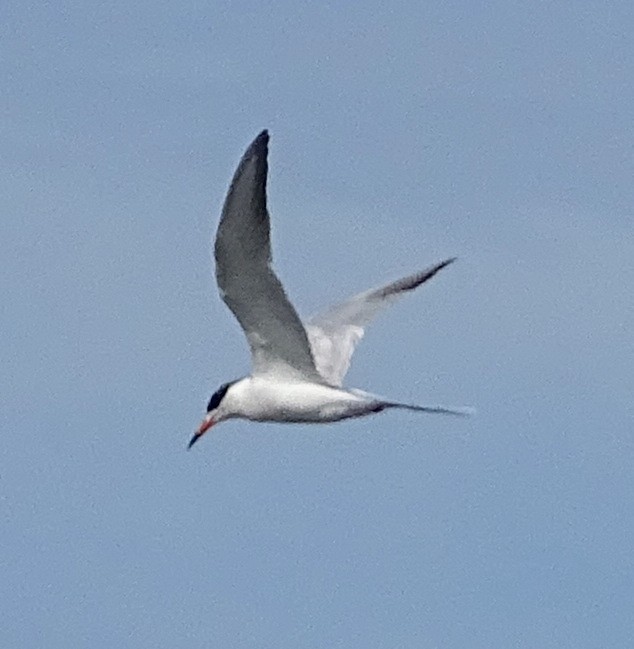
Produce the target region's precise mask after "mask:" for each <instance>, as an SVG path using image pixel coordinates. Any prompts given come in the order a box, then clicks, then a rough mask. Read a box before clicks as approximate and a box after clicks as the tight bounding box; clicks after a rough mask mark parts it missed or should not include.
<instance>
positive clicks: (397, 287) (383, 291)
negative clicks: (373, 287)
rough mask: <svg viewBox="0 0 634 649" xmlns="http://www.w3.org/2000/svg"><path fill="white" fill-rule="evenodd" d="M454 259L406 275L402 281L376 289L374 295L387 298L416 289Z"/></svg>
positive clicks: (454, 258)
mask: <svg viewBox="0 0 634 649" xmlns="http://www.w3.org/2000/svg"><path fill="white" fill-rule="evenodd" d="M456 259H457V257H450V258H449V259H445V260H444V261H441V262H440V263H438V264H434V265H433V266H430V267H429V268H426V269H425V270H422V271H420V272H418V273H415V274H414V275H408V276H407V277H403V278H402V279H397V280H396V281H395V282H392V283H391V284H388V285H387V286H384V287H382V288H380V289H378V290H377V291H376V293H375V295H377V296H378V297H387V296H388V295H394V294H395V293H402V292H404V291H411V290H413V289H415V288H418V287H419V286H420V285H421V284H424V283H425V282H426V281H427V280H429V279H431V278H432V277H433V276H434V275H435V274H436V273H437V272H438V271H440V270H442V269H443V268H445V266H449V264H452V263H453V262H454V261H456Z"/></svg>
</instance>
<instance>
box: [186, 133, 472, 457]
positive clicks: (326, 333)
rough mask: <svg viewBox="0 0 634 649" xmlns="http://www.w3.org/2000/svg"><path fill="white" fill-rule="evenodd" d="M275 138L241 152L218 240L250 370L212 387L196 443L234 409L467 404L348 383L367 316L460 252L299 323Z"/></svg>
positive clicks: (295, 411) (275, 418)
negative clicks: (269, 192) (274, 246)
mask: <svg viewBox="0 0 634 649" xmlns="http://www.w3.org/2000/svg"><path fill="white" fill-rule="evenodd" d="M268 143H269V135H268V131H266V130H264V131H262V132H261V133H260V134H259V135H258V136H257V137H256V138H255V140H253V142H252V143H251V145H250V146H249V147H248V148H247V150H246V152H245V153H244V155H243V156H242V159H241V160H240V163H239V164H238V168H237V170H236V172H235V174H234V176H233V180H232V182H231V185H230V187H229V192H228V194H227V197H226V199H225V202H224V206H223V208H222V214H221V217H220V224H219V226H218V231H217V234H216V242H215V250H214V252H215V259H216V280H217V282H218V288H219V291H220V295H221V297H222V299H223V300H224V302H225V304H226V305H227V306H228V307H229V309H230V310H231V311H232V312H233V315H234V316H235V317H236V319H237V320H238V323H239V324H240V326H241V327H242V329H243V331H244V333H245V335H246V338H247V341H248V343H249V347H250V349H251V360H252V372H251V374H250V375H249V376H246V377H244V378H241V379H238V380H235V381H230V382H228V383H224V384H223V385H221V386H220V387H219V388H218V389H217V390H216V391H215V392H214V393H213V395H212V396H211V398H210V399H209V403H208V405H207V414H206V415H205V417H204V419H203V421H202V423H201V424H200V426H199V428H198V430H197V431H196V432H195V433H194V436H193V437H192V438H191V441H190V442H189V448H191V447H192V446H193V444H194V443H195V442H196V441H197V440H199V439H200V438H201V437H202V436H203V435H204V434H205V433H206V432H207V431H208V430H209V429H210V428H211V427H212V426H214V425H215V424H217V423H219V422H221V421H224V420H225V419H232V418H242V419H248V420H251V421H258V422H290V423H324V422H334V421H339V420H342V419H349V418H351V417H364V416H366V415H371V414H374V413H379V412H382V411H383V410H386V409H391V408H401V409H405V410H414V411H419V412H426V413H441V414H449V415H465V414H469V412H468V409H452V408H444V407H441V406H419V405H410V404H406V403H400V402H397V401H393V400H391V399H385V398H383V397H380V396H377V395H374V394H371V393H369V392H365V391H363V390H356V389H346V388H344V387H343V386H342V382H343V378H344V376H345V374H346V372H347V371H348V367H349V365H350V359H351V357H352V353H353V352H354V349H355V347H356V345H357V343H358V342H359V341H360V340H361V338H362V337H363V334H364V331H365V328H366V326H367V325H368V324H369V323H370V321H371V320H372V319H373V318H374V317H375V316H376V315H377V314H378V313H379V311H381V310H382V309H383V308H384V307H386V306H388V305H389V304H391V303H392V302H394V301H395V300H396V299H397V298H398V297H400V296H401V295H403V294H404V293H406V292H408V291H411V290H413V289H415V288H417V287H418V286H420V285H421V284H423V283H424V282H426V281H427V280H429V279H431V278H432V277H433V276H434V275H435V274H436V273H438V271H440V270H441V269H443V268H445V267H446V266H448V265H449V264H451V263H452V262H453V261H454V260H455V258H451V259H446V260H445V261H442V262H440V263H438V264H435V265H433V266H430V267H429V268H426V269H425V270H422V271H420V272H418V273H415V274H413V275H409V276H407V277H404V278H402V279H399V280H397V281H395V282H392V283H390V284H387V285H385V286H381V287H379V288H375V289H372V290H369V291H365V292H363V293H360V294H358V295H355V296H354V297H352V298H350V299H348V300H346V301H344V302H341V303H339V304H337V305H335V306H332V307H330V308H328V309H327V310H325V311H324V312H323V313H320V314H318V315H316V316H314V317H312V318H310V319H309V320H307V321H306V322H305V323H302V321H301V320H300V318H299V316H298V315H297V312H296V311H295V308H294V307H293V305H292V304H291V302H290V301H289V299H288V297H287V296H286V293H285V291H284V288H283V286H282V284H281V282H280V280H279V279H278V278H277V275H276V274H275V272H274V271H273V268H272V266H271V263H272V256H271V241H270V220H269V213H268V210H267V205H266V180H267V173H268V162H267V157H268Z"/></svg>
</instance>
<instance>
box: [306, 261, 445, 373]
mask: <svg viewBox="0 0 634 649" xmlns="http://www.w3.org/2000/svg"><path fill="white" fill-rule="evenodd" d="M453 261H455V257H454V258H452V259H446V260H445V261H442V262H440V263H439V264H436V265H435V266H431V267H430V268H427V269H425V270H423V271H420V272H419V273H416V274H414V275H409V276H407V277H403V278H402V279H399V280H397V281H395V282H392V283H391V284H387V285H386V286H381V287H380V288H375V289H371V290H369V291H365V292H363V293H359V294H358V295H355V296H354V297H352V298H350V299H349V300H346V301H345V302H341V303H340V304H336V305H335V306H332V307H330V308H329V309H327V310H326V311H324V312H323V313H320V314H318V315H316V316H313V317H312V318H310V320H308V322H307V323H306V332H307V333H308V338H309V340H310V344H311V348H312V351H313V358H314V359H315V364H316V366H317V371H318V372H319V373H320V374H321V375H322V377H323V378H324V379H325V380H326V381H328V382H329V383H331V384H332V385H341V382H342V381H343V377H344V376H345V374H346V372H347V371H348V368H349V367H350V359H351V358H352V353H353V352H354V349H355V347H356V346H357V344H358V342H359V341H360V340H361V338H363V334H364V333H365V328H366V327H367V325H368V324H370V322H371V321H372V320H373V319H374V318H375V317H376V315H377V314H378V313H379V312H380V311H381V310H383V309H384V308H385V307H387V306H388V305H390V304H392V303H393V302H395V301H396V300H397V299H398V298H399V297H400V296H401V295H403V293H405V292H407V291H411V290H413V289H415V288H417V287H418V286H420V285H421V284H423V283H424V282H426V281H427V280H428V279H431V278H432V277H433V276H434V275H435V274H436V273H437V272H438V271H439V270H441V269H442V268H444V267H445V266H448V265H449V264H451V263H452V262H453Z"/></svg>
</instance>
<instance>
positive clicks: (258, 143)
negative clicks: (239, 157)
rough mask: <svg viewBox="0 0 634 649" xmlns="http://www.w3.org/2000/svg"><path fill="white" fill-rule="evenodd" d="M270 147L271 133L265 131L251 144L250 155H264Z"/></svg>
mask: <svg viewBox="0 0 634 649" xmlns="http://www.w3.org/2000/svg"><path fill="white" fill-rule="evenodd" d="M268 145H269V132H268V130H267V129H264V130H263V131H261V132H260V134H259V135H258V136H257V137H256V138H255V140H253V142H251V146H250V147H249V153H263V152H266V150H267V148H268Z"/></svg>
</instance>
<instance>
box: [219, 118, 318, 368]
mask: <svg viewBox="0 0 634 649" xmlns="http://www.w3.org/2000/svg"><path fill="white" fill-rule="evenodd" d="M268 142H269V135H268V132H267V131H262V132H261V133H260V134H259V135H258V136H257V138H256V139H255V140H254V141H253V142H252V144H251V145H250V146H249V148H248V149H247V151H246V152H245V154H244V156H243V157H242V160H241V161H240V164H239V165H238V168H237V170H236V172H235V175H234V177H233V180H232V182H231V186H230V188H229V192H228V194H227V198H226V199H225V203H224V207H223V209H222V216H221V218H220V224H219V226H218V232H217V234H216V243H215V258H216V279H217V282H218V288H219V290H220V295H221V296H222V299H223V300H224V301H225V303H226V305H227V306H228V307H229V309H231V311H232V312H233V314H234V315H235V317H236V319H237V320H238V322H239V323H240V326H241V327H242V329H243V330H244V333H245V335H246V337H247V341H248V343H249V346H250V348H251V356H252V362H253V373H254V374H258V375H263V374H271V373H275V374H284V375H287V376H294V377H297V378H308V379H312V380H321V377H320V375H319V374H318V372H317V370H316V368H315V363H314V361H313V357H312V352H311V348H310V344H309V342H308V337H307V335H306V331H305V329H304V326H303V325H302V323H301V320H300V319H299V316H298V315H297V312H296V311H295V308H294V307H293V305H292V304H291V303H290V301H289V299H288V298H287V296H286V293H285V292H284V288H283V287H282V284H281V282H280V280H279V279H278V278H277V276H276V275H275V273H274V272H273V269H272V267H271V238H270V220H269V214H268V211H267V207H266V180H267V172H268V163H267V155H268Z"/></svg>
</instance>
